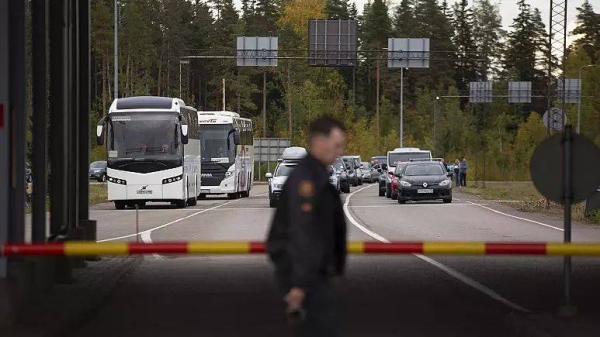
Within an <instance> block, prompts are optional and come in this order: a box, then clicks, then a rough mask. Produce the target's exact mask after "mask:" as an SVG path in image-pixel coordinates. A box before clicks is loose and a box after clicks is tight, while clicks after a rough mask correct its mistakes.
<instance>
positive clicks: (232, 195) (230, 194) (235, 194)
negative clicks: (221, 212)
mask: <svg viewBox="0 0 600 337" xmlns="http://www.w3.org/2000/svg"><path fill="white" fill-rule="evenodd" d="M227 196H228V197H229V199H237V198H239V194H237V193H229V194H228V195H227Z"/></svg>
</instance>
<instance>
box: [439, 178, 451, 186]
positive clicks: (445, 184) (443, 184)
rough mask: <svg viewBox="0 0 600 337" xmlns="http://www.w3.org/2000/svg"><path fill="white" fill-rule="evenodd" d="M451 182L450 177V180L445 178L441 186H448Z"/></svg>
mask: <svg viewBox="0 0 600 337" xmlns="http://www.w3.org/2000/svg"><path fill="white" fill-rule="evenodd" d="M450 182H451V180H450V179H448V180H444V181H442V182H441V183H440V186H448V184H450Z"/></svg>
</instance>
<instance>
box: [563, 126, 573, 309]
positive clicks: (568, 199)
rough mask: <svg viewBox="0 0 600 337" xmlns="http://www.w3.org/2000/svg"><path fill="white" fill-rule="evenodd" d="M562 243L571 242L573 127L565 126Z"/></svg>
mask: <svg viewBox="0 0 600 337" xmlns="http://www.w3.org/2000/svg"><path fill="white" fill-rule="evenodd" d="M563 157H564V160H563V167H564V168H563V181H564V200H565V205H564V206H565V207H564V213H565V217H564V242H565V243H570V242H571V203H572V202H573V127H572V126H571V125H567V126H566V128H565V133H564V136H563ZM564 287H565V288H564V291H565V293H564V296H565V297H564V306H565V310H566V308H567V307H570V305H571V257H570V256H565V258H564Z"/></svg>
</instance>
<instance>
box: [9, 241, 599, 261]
mask: <svg viewBox="0 0 600 337" xmlns="http://www.w3.org/2000/svg"><path fill="white" fill-rule="evenodd" d="M347 249H348V253H350V254H423V255H440V254H441V255H551V256H562V255H568V256H600V242H593V243H553V242H437V241H436V242H390V243H381V242H370V241H364V242H363V241H351V242H348V245H347ZM263 253H265V244H264V243H263V242H252V241H250V242H249V241H191V242H155V243H137V242H103V243H94V242H89V241H88V242H85V241H68V242H62V243H42V244H26V243H25V244H24V243H7V244H4V245H0V256H1V257H7V256H108V255H145V254H176V255H193V254H199V255H230V254H234V255H245V254H263Z"/></svg>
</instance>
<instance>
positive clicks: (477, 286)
mask: <svg viewBox="0 0 600 337" xmlns="http://www.w3.org/2000/svg"><path fill="white" fill-rule="evenodd" d="M368 187H370V186H367V187H363V188H361V189H359V190H356V191H354V192H352V193H350V194H349V195H348V197H347V198H346V202H345V203H344V213H346V217H347V218H348V220H350V222H351V223H352V224H353V225H354V226H356V227H358V229H360V230H361V231H363V232H364V233H366V234H367V235H369V236H370V237H372V238H374V239H375V240H377V241H379V242H383V243H390V241H389V240H388V239H386V238H384V237H383V236H381V235H379V234H377V233H375V232H373V231H372V230H370V229H368V228H366V227H365V226H362V225H361V224H359V223H358V221H356V220H355V219H354V217H352V215H351V214H350V212H349V210H348V205H349V203H350V198H351V197H352V196H353V195H354V194H355V193H357V192H360V191H362V190H363V189H365V188H368ZM413 255H414V256H415V257H417V258H419V259H421V260H422V261H425V262H427V263H429V264H430V265H432V266H434V267H437V268H439V269H440V270H442V271H443V272H445V273H446V274H448V275H450V276H452V277H454V278H455V279H457V280H459V281H461V282H463V283H464V284H466V285H468V286H470V287H472V288H473V289H475V290H477V291H479V292H481V293H483V294H485V295H487V296H489V297H490V298H492V299H494V300H496V301H498V302H500V303H502V304H504V305H506V306H508V307H510V308H512V309H514V310H517V311H520V312H524V313H530V311H529V310H527V309H525V308H523V307H522V306H520V305H518V304H515V303H513V302H511V301H509V300H508V299H506V298H504V297H502V296H501V295H500V294H498V293H497V292H495V291H494V290H492V289H490V288H488V287H486V286H484V285H483V284H481V283H479V282H477V281H475V280H473V279H472V278H469V277H468V276H466V275H464V274H462V273H460V272H458V271H456V270H454V269H452V268H450V267H448V266H446V265H444V264H443V263H440V262H438V261H436V260H434V259H432V258H429V257H427V256H424V255H421V254H413Z"/></svg>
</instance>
